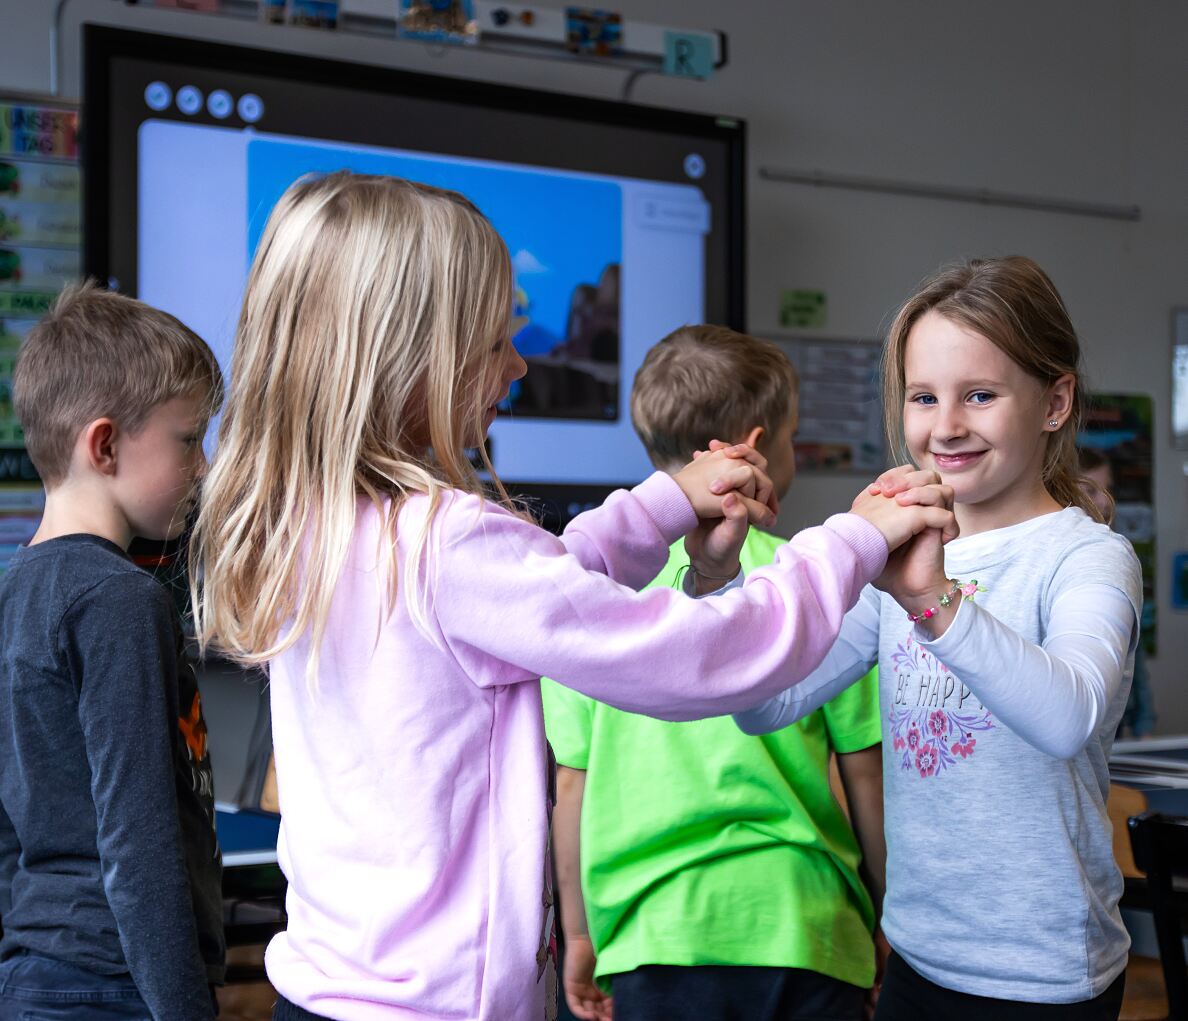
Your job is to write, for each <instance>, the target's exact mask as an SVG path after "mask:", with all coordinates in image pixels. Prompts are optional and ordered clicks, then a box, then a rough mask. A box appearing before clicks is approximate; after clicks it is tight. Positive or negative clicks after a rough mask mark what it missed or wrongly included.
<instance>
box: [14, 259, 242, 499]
mask: <svg viewBox="0 0 1188 1021" xmlns="http://www.w3.org/2000/svg"><path fill="white" fill-rule="evenodd" d="M12 391H13V404H14V405H15V408H16V415H17V418H18V419H19V420H20V423H21V428H22V429H23V430H24V432H25V447H26V449H27V450H28V452H29V458H30V460H31V461H32V462H33V466H34V467H35V468H36V469H37V472H38V474H39V475H40V476H41V480H42V482H43V483H44V484H45V485H46V486H47V487H52V486H55V485H57V484H58V483H60V482H61V481H62V480H63V479H65V477H66V475H67V472H68V471H69V469H70V458H71V455H72V453H73V450H74V443H75V440H76V439H77V438H78V433H79V430H80V429H82V428H83V427H84V426H85V425H86V424H87V423H88V422H93V421H94V420H95V419H97V418H111V419H112V420H113V421H115V422H116V423H117V424H118V425H119V426H120V428H121V429H123V430H125V431H127V432H129V433H136V432H138V431H139V430H140V428H141V427H142V426H143V425H144V423H145V420H146V419H147V418H148V415H149V413H150V412H151V411H152V410H153V408H155V407H157V405H159V404H162V403H164V402H165V401H168V400H171V399H172V398H174V397H182V396H188V395H191V394H198V395H199V397H200V399H202V400H203V401H205V402H206V403H207V404H208V409H209V414H213V413H214V412H215V411H217V410H218V407H219V405H220V404H221V403H222V399H223V379H222V375H221V374H220V372H219V365H218V362H217V361H216V360H215V356H214V354H213V353H212V352H211V350H210V348H209V347H207V346H206V344H205V342H204V341H203V340H202V338H201V337H199V336H198V334H196V333H195V332H194V331H193V330H191V329H189V328H188V327H187V326H185V325H183V324H182V323H181V322H179V321H178V320H177V319H175V318H174V317H173V316H171V315H170V314H169V313H168V312H162V311H161V310H160V309H156V308H153V307H152V306H151V305H146V304H145V303H144V302H142V301H136V300H135V299H134V298H128V297H125V296H124V295H122V294H115V293H113V292H111V291H105V290H103V289H102V288H100V287H97V286H96V285H95V284H94V283H93V282H90V281H88V282H87V283H83V284H73V285H71V286H69V287H67V288H66V289H65V290H64V291H63V292H62V293H61V294H60V295H59V296H58V299H57V301H55V302H54V304H53V306H52V307H51V308H50V310H49V312H48V313H46V315H45V317H44V318H43V319H42V320H41V321H40V322H39V323H38V324H37V325H36V326H35V327H33V329H32V330H30V331H29V336H28V337H27V338H26V340H25V343H24V345H23V347H22V348H21V351H20V354H19V355H18V356H17V363H16V369H15V370H14V372H13V379H12Z"/></svg>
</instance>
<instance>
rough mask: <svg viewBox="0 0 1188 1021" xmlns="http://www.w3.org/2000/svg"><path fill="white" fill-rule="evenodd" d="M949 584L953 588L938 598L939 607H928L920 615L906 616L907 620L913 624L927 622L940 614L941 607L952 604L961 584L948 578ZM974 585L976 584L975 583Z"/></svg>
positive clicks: (958, 593) (959, 591)
mask: <svg viewBox="0 0 1188 1021" xmlns="http://www.w3.org/2000/svg"><path fill="white" fill-rule="evenodd" d="M949 584H950V585H952V586H953V587H952V588H951V589H949V591H948V592H946V593H945V594H944V595H942V596H941V597H940V599H939V600H938V602H939V603H940V606H930V607H928V609H927V610H922V611H921V612H920V613H909V614H908V615H907V619H908V620H910V621H911V622H912V623H913V624H918V623H919V622H920V621H922V620H928V619H929V618H930V617H935V616H936V615H937V614H938V613H940V607H941V606H948V605H949V604H950V603H952V602H953V599H954V598H955V597H956V596H959V595H960V594H961V582H959V581H957V579H956V578H950V579H949ZM974 584H977V583H976V582H975V583H974Z"/></svg>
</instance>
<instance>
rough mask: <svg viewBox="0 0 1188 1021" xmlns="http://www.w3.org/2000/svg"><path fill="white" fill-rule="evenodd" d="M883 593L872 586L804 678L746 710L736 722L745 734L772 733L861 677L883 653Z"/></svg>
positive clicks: (806, 713) (806, 714)
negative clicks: (880, 653)
mask: <svg viewBox="0 0 1188 1021" xmlns="http://www.w3.org/2000/svg"><path fill="white" fill-rule="evenodd" d="M880 599H881V597H880V595H879V593H878V592H877V591H876V590H875V589H873V588H871V587H870V586H869V585H868V586H867V587H866V588H865V589H864V590H863V592H862V595H861V596H860V597H859V598H858V602H857V603H856V604H855V606H854V608H853V609H852V610H850V612H849V613H847V614H846V616H845V619H844V620H843V621H842V626H841V632H840V634H839V635H838V637H837V641H835V642H834V643H833V647H832V648H831V649H830V650H829V651H828V652H827V653H826V654H825V658H824V659H823V660H822V661H821V664H820V666H818V667H817V668H816V669H815V670H814V671H813V672H812V673H811V674H809V675H808V676H807V677H806V678H805V679H804V680H803V681H801V682H800V683H798V684H794V685H792V687H790V688H785V689H784V690H783V691H781V692H780V693H779V694H778V695H773V696H772V697H771V698H769V699H767V700H766V701H764V702H760V703H759V704H758V705H757V706H754V707H752V708H750V709H747V710H746V711H745V712H741V713H735V714H734V722H735V724H737V726H738V728H739V730H741V731H742V732H743V733H744V734H770V733H771V732H772V731H773V730H781V729H782V728H784V727H787V726H789V725H790V724H793V723H795V722H796V721H797V720H801V719H803V718H804V717H806V716H808V714H809V713H811V712H814V711H816V710H817V709H820V708H821V706H823V705H824V704H825V703H826V702H828V701H829V700H830V699H832V698H835V697H836V696H837V695H839V694H840V693H841V692H843V691H845V689H846V688H848V687H849V686H850V685H851V684H853V683H854V682H855V681H858V680H861V679H862V678H863V677H865V676H866V674H867V672H868V671H869V670H870V668H871V667H872V666H874V664H875V662H876V661H877V660H878V655H879V601H880Z"/></svg>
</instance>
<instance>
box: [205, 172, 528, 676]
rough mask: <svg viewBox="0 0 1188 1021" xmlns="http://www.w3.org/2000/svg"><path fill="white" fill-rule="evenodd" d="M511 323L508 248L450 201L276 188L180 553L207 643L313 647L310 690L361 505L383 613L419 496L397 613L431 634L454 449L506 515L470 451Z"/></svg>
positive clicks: (399, 188) (271, 649)
mask: <svg viewBox="0 0 1188 1021" xmlns="http://www.w3.org/2000/svg"><path fill="white" fill-rule="evenodd" d="M511 309H512V270H511V261H510V259H509V257H508V254H507V248H506V246H505V245H504V244H503V241H502V239H501V238H500V237H499V235H498V234H497V233H496V232H495V229H494V228H493V227H492V226H491V224H490V222H489V221H488V220H487V218H486V217H485V216H483V214H482V213H480V212H479V211H478V209H476V208H475V207H474V206H473V205H472V204H471V203H470V202H469V201H467V199H465V198H464V197H463V196H461V195H459V194H457V193H456V192H451V191H444V190H442V189H439V188H432V187H429V186H427V185H422V184H416V183H414V182H411V181H404V180H399V179H397V178H391V177H379V176H371V175H366V174H354V173H350V172H347V171H340V172H338V173H334V174H329V175H326V176H313V177H308V178H304V179H302V180H300V181H298V182H297V183H295V184H293V185H292V186H290V187H289V189H288V190H287V191H286V192H285V193H284V195H282V196H281V198H280V200H279V201H278V202H277V204H276V207H275V208H274V209H273V211H272V213H271V215H270V216H269V218H268V223H267V226H266V227H265V229H264V235H263V237H262V238H261V240H260V245H259V248H258V249H257V251H256V256H255V259H254V261H253V263H252V268H251V272H250V274H249V277H248V283H247V290H246V292H245V294H244V303H243V311H242V314H241V315H240V318H239V326H238V329H237V332H236V340H235V356H234V359H233V362H232V368H231V393H230V397H229V399H228V402H227V410H226V412H225V413H224V415H223V419H222V423H221V425H220V428H219V443H218V448H217V450H216V451H215V457H214V461H213V463H212V464H211V467H210V471H209V473H208V475H207V477H206V482H205V485H204V495H203V501H202V507H201V510H200V512H199V516H198V521H197V524H196V526H195V529H194V538H193V541H192V543H191V555H192V558H193V561H195V562H196V563H200V564H201V566H202V570H203V571H204V585H203V591H202V592H201V593H195V623H196V626H197V629H198V635H199V639H200V641H201V642H202V643H203V644H204V645H205V644H211V645H214V646H216V647H218V648H220V649H221V650H223V651H224V652H225V653H227V654H228V655H230V656H231V657H233V658H234V659H236V660H238V661H239V662H243V663H263V662H266V661H268V660H269V659H272V658H274V657H275V656H277V655H279V654H280V653H281V652H282V651H284V650H285V649H287V648H289V647H290V646H291V645H293V644H294V643H295V642H297V641H299V640H301V639H303V638H305V637H308V638H309V640H310V646H311V649H312V650H313V654H312V655H311V657H310V659H309V661H308V663H307V670H308V676H307V680H309V681H310V683H311V686H313V687H316V682H317V656H318V652H317V650H318V648H319V647H320V645H321V640H322V636H323V634H324V632H325V627H326V621H327V618H328V616H329V612H330V604H331V601H332V599H333V596H334V590H335V587H336V585H337V583H338V578H339V575H340V574H341V572H342V570H343V567H344V565H345V563H346V559H347V555H348V551H349V547H350V542H351V537H352V535H353V534H354V531H355V519H356V514H357V509H358V508H357V501H358V498H359V497H360V496H363V497H365V498H367V499H368V500H369V502H370V503H371V504H372V505H373V506H375V507H376V509H377V510H379V511H380V513H381V514H382V516H383V520H384V523H385V527H384V530H383V534H384V535H385V536H386V537H387V539H388V540H389V541H388V542H387V554H386V556H387V566H388V572H387V579H386V581H387V596H388V604H387V605H388V607H389V608H390V607H391V606H393V605H394V599H395V596H396V587H397V574H398V572H397V566H398V565H397V563H396V559H395V558H396V521H397V514H398V511H399V510H400V508H401V506H402V505H403V503H404V500H405V499H406V498H407V497H408V496H410V495H412V494H416V493H423V494H426V495H427V496H428V497H429V510H428V513H427V514H426V516H425V523H424V527H423V528H422V529H421V531H420V533H419V535H418V536H417V537H416V538H415V541H414V542H413V543H412V544H411V546H410V548H409V555H408V556H407V558H406V559H405V562H404V563H403V564H401V565H399V566H400V567H401V572H400V573H401V584H403V585H404V586H405V592H406V594H407V595H406V605H407V607H408V609H409V613H410V615H411V616H412V618H413V621H414V623H415V624H416V625H417V626H418V627H421V628H422V629H424V630H425V631H426V633H428V599H429V595H430V590H431V587H432V577H433V571H432V563H431V562H430V555H431V554H432V552H433V551H432V550H431V549H430V548H429V546H428V536H429V527H430V524H431V522H432V520H433V517H434V515H435V513H436V510H437V508H438V506H439V505H440V501H441V498H442V494H443V492H444V491H445V490H447V489H451V488H452V489H460V490H464V491H467V492H471V493H476V494H481V493H482V485H481V483H480V481H479V480H478V478H477V477H476V475H475V471H474V468H473V467H472V466H471V463H470V461H469V459H468V458H467V456H466V448H467V447H469V446H471V445H473V444H475V443H476V442H478V443H479V444H480V446H479V456H480V458H481V459H482V462H483V464H484V465H485V466H486V468H487V470H488V471H490V472H491V477H492V479H493V480H494V483H493V485H494V486H495V488H496V489H497V491H498V493H499V496H500V498H501V500H502V501H506V500H507V496H506V493H505V492H504V491H503V489H502V486H500V485H499V482H498V479H497V478H496V477H495V475H494V471H493V470H492V469H491V464H490V461H489V460H488V458H487V456H486V452H485V451H484V450H483V449H482V447H481V437H482V435H483V424H484V414H485V410H486V409H485V408H484V406H483V405H484V404H485V403H486V401H487V400H488V397H487V396H484V395H485V394H488V393H489V390H490V386H489V385H488V383H486V382H484V381H485V380H487V379H489V375H488V374H489V373H490V372H493V371H497V359H496V354H495V346H496V345H497V344H498V342H499V340H500V339H501V338H506V336H507V332H508V330H509V327H510V323H511ZM305 564H309V565H313V566H311V567H310V569H308V570H306V569H304V567H303V565H305ZM194 576H195V572H194V571H193V570H192V571H191V577H192V578H193V577H194Z"/></svg>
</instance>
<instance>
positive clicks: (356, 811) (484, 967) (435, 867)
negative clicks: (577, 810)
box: [267, 474, 887, 1021]
mask: <svg viewBox="0 0 1188 1021" xmlns="http://www.w3.org/2000/svg"><path fill="white" fill-rule="evenodd" d="M427 506H428V501H427V499H426V498H424V497H414V498H412V499H410V500H409V501H408V503H407V504H406V505H405V507H404V508H403V509H402V510H401V512H400V517H399V535H398V540H397V541H398V555H399V556H401V557H403V556H404V555H406V550H407V549H408V547H409V545H410V544H411V542H412V540H413V539H414V538H415V537H416V535H417V534H418V531H419V529H420V527H421V523H422V522H423V520H424V515H425V512H426V509H427ZM695 524H696V519H695V516H694V514H693V511H692V509H691V508H690V506H689V503H688V501H687V500H686V498H685V496H684V494H683V493H682V492H681V490H680V488H679V487H678V486H677V485H676V483H675V482H673V481H672V479H670V478H669V477H668V476H667V475H663V474H656V475H653V476H652V477H651V478H650V479H648V480H647V481H645V482H644V483H642V484H641V485H639V486H637V487H636V488H635V489H634V490H632V491H630V492H619V493H616V494H614V495H613V496H612V497H611V498H610V499H609V500H608V501H607V502H606V504H605V505H604V506H603V507H601V508H599V509H598V510H595V511H590V512H588V513H586V514H583V515H581V516H580V517H578V518H576V519H575V520H574V521H573V522H572V524H570V526H569V528H568V529H567V530H566V532H565V535H564V537H562V538H560V539H558V538H556V537H555V536H553V535H550V534H549V533H547V532H545V531H543V530H542V529H540V528H537V527H535V526H533V525H531V524H529V523H527V522H525V521H523V520H521V519H519V518H517V517H515V516H514V515H512V514H509V513H508V512H506V511H505V510H503V509H501V508H499V507H498V506H495V505H492V504H490V503H483V502H481V501H479V500H478V499H477V498H476V497H473V496H469V495H463V494H460V493H451V494H448V495H447V496H446V497H445V498H444V499H443V502H442V506H441V509H440V510H439V512H438V515H437V517H436V519H435V521H434V525H433V529H432V533H431V544H432V547H433V549H434V558H433V561H432V565H433V566H432V567H431V569H430V573H431V574H432V575H433V592H434V595H433V599H432V603H431V608H430V617H429V619H430V626H431V630H432V632H433V640H432V641H430V640H428V639H427V638H426V637H425V636H424V635H423V634H422V633H421V632H420V631H418V630H417V628H416V627H415V626H414V625H413V623H412V620H411V619H410V617H409V613H408V608H407V604H406V602H405V597H406V593H404V592H403V590H402V591H401V592H400V594H399V596H398V599H397V601H396V606H395V608H394V609H393V612H392V614H391V616H390V617H388V618H386V619H385V618H384V609H383V606H384V601H383V596H384V592H385V587H386V582H385V570H384V565H385V561H386V558H385V556H384V555H383V554H382V552H381V549H382V547H381V535H380V529H381V525H380V518H379V515H378V514H377V513H376V512H375V510H374V509H373V508H371V507H370V506H369V505H365V504H362V503H361V504H360V512H359V519H358V525H357V528H356V535H355V538H354V541H353V545H352V549H351V553H350V557H349V560H348V563H347V566H346V569H345V571H344V572H343V575H342V578H341V579H340V581H339V583H338V586H337V589H336V591H335V595H334V601H333V605H332V608H331V613H330V620H329V627H328V630H327V634H326V639H325V641H324V643H323V646H322V650H321V657H320V667H319V676H318V690H317V692H316V693H311V692H310V691H309V690H308V688H307V685H306V681H305V666H306V662H307V658H308V655H309V644H308V640H303V641H301V642H299V643H298V644H297V645H295V646H294V647H293V648H292V649H290V650H289V651H288V652H286V653H285V654H284V655H282V656H280V657H279V658H278V659H277V660H275V661H274V662H273V663H272V665H271V677H272V682H271V686H270V691H271V693H272V721H273V722H272V725H273V740H274V745H275V750H276V768H277V775H278V780H279V787H280V792H281V804H282V809H283V813H284V814H283V820H282V824H281V837H280V847H279V853H280V863H281V867H282V868H283V870H284V873H285V875H286V876H287V877H288V879H289V893H288V911H289V928H288V930H287V931H286V932H283V933H281V934H280V935H278V936H277V937H276V938H275V939H273V941H272V943H271V944H270V945H269V947H268V954H267V967H268V976H269V978H270V979H271V981H272V983H273V985H274V986H275V987H276V988H277V989H278V990H279V991H280V992H281V993H283V994H284V995H285V996H286V997H287V998H288V999H289V1000H291V1001H292V1002H294V1003H296V1004H298V1005H300V1006H302V1007H304V1008H305V1009H307V1010H310V1011H313V1012H314V1013H317V1014H325V1015H328V1016H330V1017H333V1018H341V1019H344V1021H370V1019H376V1018H385V1019H393V1018H409V1019H412V1018H415V1019H417V1021H428V1019H445V1018H449V1019H458V1021H462V1019H482V1021H519V1019H521V1018H523V1019H531V1021H537V1019H544V1018H546V1017H552V1016H554V1012H555V1005H554V1004H555V997H556V971H555V968H554V967H553V964H554V958H555V945H554V943H553V940H552V929H553V909H552V892H551V889H550V885H551V884H550V883H549V878H548V871H547V861H548V857H547V839H548V807H547V802H548V787H549V783H550V769H551V767H550V763H549V756H548V752H547V745H546V743H545V737H544V724H543V719H542V712H541V701H540V686H539V683H538V681H539V678H540V677H541V676H542V675H547V676H550V677H554V678H556V679H557V680H559V681H561V682H562V683H564V684H567V685H571V686H572V687H574V688H576V689H577V690H579V691H581V692H583V693H585V694H587V695H589V696H591V697H593V698H596V699H598V700H600V701H603V702H606V703H608V704H610V705H614V706H618V707H619V708H622V709H627V710H630V711H633V712H644V713H648V714H649V715H653V716H659V717H661V718H663V719H670V720H689V719H697V718H700V717H705V716H710V715H720V714H724V713H729V712H731V711H735V710H741V709H745V708H747V707H749V706H751V705H754V704H755V703H756V702H758V701H760V700H762V699H763V698H765V697H767V696H770V695H774V694H775V693H776V692H778V691H780V690H782V689H783V688H785V687H787V686H788V685H789V684H791V683H793V682H794V681H796V680H798V679H800V678H802V677H804V676H805V675H806V674H808V673H809V672H810V671H811V670H812V669H813V668H814V667H815V666H816V665H817V664H818V663H819V662H820V660H821V659H822V657H823V656H824V655H825V653H826V652H827V651H828V649H829V648H830V646H831V645H832V644H833V640H834V639H835V638H836V636H837V634H838V631H839V629H840V627H841V622H842V617H843V616H844V615H845V613H846V611H847V610H848V609H849V608H850V607H851V606H853V605H854V603H855V601H856V600H857V598H858V594H859V592H860V591H861V589H862V587H863V586H864V585H865V584H866V583H867V582H869V581H870V580H872V579H873V578H874V577H875V576H877V575H878V573H879V572H880V571H881V570H882V568H883V565H884V563H885V561H886V557H887V544H886V542H885V541H884V540H883V537H882V535H881V534H880V533H879V532H878V531H877V530H876V529H875V528H874V527H873V526H871V525H870V524H868V523H867V522H865V521H864V520H862V519H861V518H859V517H857V516H855V515H837V516H835V517H833V518H830V519H829V521H827V522H826V523H825V525H824V526H822V527H820V528H810V529H807V530H805V531H803V532H801V533H800V534H799V535H797V536H796V537H795V538H794V539H793V540H792V541H791V542H790V543H789V544H788V545H787V546H785V547H783V548H782V549H781V550H780V553H779V556H778V558H777V561H776V564H775V565H774V566H772V567H770V568H764V569H763V570H760V571H756V572H755V573H754V574H753V575H751V576H750V577H749V578H748V579H747V581H746V584H745V585H744V586H743V587H742V588H741V589H739V590H737V591H732V592H729V593H726V594H724V595H723V596H721V597H720V598H716V599H710V600H693V599H689V598H687V597H686V596H684V595H683V594H682V593H680V592H674V591H672V590H668V589H650V590H648V591H647V592H642V593H641V592H637V591H635V590H636V589H638V588H639V587H640V586H642V585H645V584H646V583H647V582H649V581H650V580H651V579H652V578H653V577H654V576H655V575H656V574H657V573H658V572H659V571H660V568H661V567H663V565H664V563H665V561H666V560H667V557H668V547H669V545H670V544H671V543H672V542H674V541H675V540H676V539H677V538H679V537H680V536H681V535H683V534H685V533H686V532H688V531H689V530H690V529H691V528H692V527H693V526H694V525H695Z"/></svg>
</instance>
